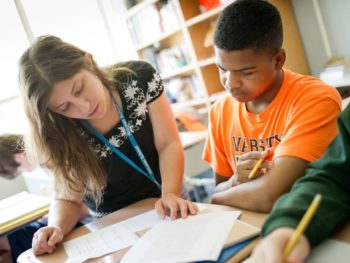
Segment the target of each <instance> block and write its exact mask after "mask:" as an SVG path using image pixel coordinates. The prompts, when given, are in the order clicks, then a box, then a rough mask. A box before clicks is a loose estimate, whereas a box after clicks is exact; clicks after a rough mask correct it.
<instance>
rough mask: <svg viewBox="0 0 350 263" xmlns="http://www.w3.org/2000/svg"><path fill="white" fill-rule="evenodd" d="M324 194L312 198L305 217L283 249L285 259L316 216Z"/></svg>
mask: <svg viewBox="0 0 350 263" xmlns="http://www.w3.org/2000/svg"><path fill="white" fill-rule="evenodd" d="M321 199H322V196H321V195H320V194H317V195H316V196H315V197H314V200H312V203H311V205H310V206H309V208H308V209H307V211H306V213H305V214H304V216H303V218H302V219H301V221H300V223H299V225H298V226H297V228H296V230H295V231H294V233H293V235H292V237H291V238H290V239H289V241H288V243H287V245H286V247H285V249H284V251H283V259H286V258H287V257H288V256H289V254H290V252H292V250H293V248H294V246H295V245H296V243H297V242H298V240H299V238H300V237H301V235H302V234H303V233H304V231H305V229H306V228H307V226H308V225H309V223H310V221H311V219H312V217H313V216H314V214H315V212H316V210H317V208H318V207H319V206H320V203H321Z"/></svg>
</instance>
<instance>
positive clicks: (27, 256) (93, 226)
mask: <svg viewBox="0 0 350 263" xmlns="http://www.w3.org/2000/svg"><path fill="white" fill-rule="evenodd" d="M156 200H157V199H156V198H152V199H146V200H143V201H140V202H138V203H135V204H133V205H130V206H128V207H126V208H123V209H120V210H118V211H117V212H114V213H112V214H109V215H107V216H105V217H103V218H101V219H98V220H96V221H94V222H92V223H89V224H87V225H85V226H83V227H80V228H77V229H75V230H73V231H72V232H71V233H69V234H68V235H67V236H66V238H65V239H64V241H67V240H70V239H73V238H76V237H78V236H81V235H83V234H87V233H89V232H92V231H95V230H98V229H100V228H103V227H106V226H109V225H111V224H113V223H116V222H120V221H122V220H125V219H128V218H129V217H132V216H135V215H138V214H141V213H144V212H146V211H148V210H151V209H153V208H154V203H155V201H156ZM207 209H209V210H210V211H233V210H238V209H233V208H231V207H228V206H221V205H211V204H208V205H207ZM265 217H266V215H265V214H259V213H253V212H245V211H243V212H242V215H241V217H240V219H241V220H242V221H245V222H247V223H250V224H252V225H255V226H257V227H261V226H262V224H263V222H264V219H265ZM126 251H127V248H126V249H123V250H120V251H117V252H114V253H111V254H109V255H107V256H104V257H100V258H97V259H91V260H89V261H87V262H89V263H92V262H108V263H110V262H113V263H114V262H117V261H118V260H120V259H121V257H122V256H123V255H124V254H125V253H126ZM17 262H20V263H33V262H35V263H41V262H47V263H61V262H68V258H67V254H66V252H65V250H64V248H63V245H62V244H61V245H59V246H58V248H57V249H56V251H55V252H54V253H53V254H51V255H43V256H39V257H36V256H34V255H33V254H32V251H31V249H30V250H27V251H26V252H24V253H23V254H21V255H20V256H19V258H18V260H17Z"/></svg>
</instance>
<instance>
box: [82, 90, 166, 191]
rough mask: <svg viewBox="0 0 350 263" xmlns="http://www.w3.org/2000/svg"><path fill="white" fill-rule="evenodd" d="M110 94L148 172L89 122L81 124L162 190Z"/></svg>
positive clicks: (129, 137)
mask: <svg viewBox="0 0 350 263" xmlns="http://www.w3.org/2000/svg"><path fill="white" fill-rule="evenodd" d="M108 90H109V93H110V95H111V97H112V99H113V102H114V105H115V106H116V108H117V111H118V114H119V116H120V120H121V122H122V124H123V126H124V129H125V132H126V135H127V136H128V139H129V141H130V143H131V145H132V146H133V148H134V150H135V152H136V153H137V156H138V157H139V159H140V161H141V163H142V165H143V167H144V168H145V169H146V171H147V172H145V171H144V170H142V169H141V168H140V167H139V166H137V165H136V164H135V163H134V162H133V161H132V160H130V158H129V157H127V156H126V155H125V154H123V153H122V152H121V151H120V150H118V149H117V148H116V147H115V146H114V145H113V144H111V143H110V142H109V141H108V140H107V139H106V138H105V137H104V136H103V135H102V134H101V133H100V132H99V131H98V130H96V129H95V128H94V127H93V126H92V125H91V124H90V123H89V122H88V121H87V120H82V121H81V122H82V123H83V125H84V126H85V127H86V128H88V129H90V130H92V131H93V132H94V133H95V135H96V136H97V137H98V138H99V139H100V140H101V141H103V142H104V143H105V144H106V145H107V146H108V147H109V148H111V149H112V150H113V151H114V152H115V153H116V154H117V155H118V156H119V157H120V158H121V159H122V160H123V161H125V162H126V163H127V164H129V165H130V166H132V167H133V168H135V169H136V170H137V171H139V172H140V173H142V174H143V175H145V176H146V177H147V178H148V179H149V180H151V181H152V182H154V183H155V184H156V185H157V187H158V188H159V190H161V185H160V184H159V183H158V182H157V180H156V178H155V176H154V173H153V171H152V169H151V167H150V166H149V164H148V162H147V160H146V158H145V156H144V155H143V152H142V151H141V149H140V147H139V145H138V144H137V142H136V139H135V137H134V135H133V134H132V133H131V130H130V128H129V125H128V123H127V121H126V119H125V117H124V114H123V111H122V110H121V108H120V106H119V105H118V103H117V101H116V99H115V98H114V96H113V94H112V91H111V89H110V88H109V89H108Z"/></svg>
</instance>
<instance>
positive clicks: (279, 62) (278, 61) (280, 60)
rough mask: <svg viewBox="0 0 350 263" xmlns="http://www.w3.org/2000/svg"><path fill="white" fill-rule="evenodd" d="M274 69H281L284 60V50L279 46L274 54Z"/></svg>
mask: <svg viewBox="0 0 350 263" xmlns="http://www.w3.org/2000/svg"><path fill="white" fill-rule="evenodd" d="M275 58H276V69H282V68H283V66H284V63H285V62H286V51H285V50H284V49H283V48H280V49H279V50H278V51H277V53H276V55H275Z"/></svg>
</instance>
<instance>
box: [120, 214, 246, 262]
mask: <svg viewBox="0 0 350 263" xmlns="http://www.w3.org/2000/svg"><path fill="white" fill-rule="evenodd" d="M239 214H240V212H239V211H224V212H215V213H207V214H203V215H197V216H191V217H188V218H187V219H178V220H174V221H168V222H164V223H163V224H158V225H156V226H155V227H153V228H152V229H151V230H149V231H148V232H147V233H146V234H145V235H144V236H142V238H141V239H139V240H138V241H137V243H136V244H135V245H134V246H133V247H132V248H131V249H130V250H129V251H128V252H127V253H126V254H125V256H124V257H123V258H122V261H121V262H122V263H128V262H142V263H173V262H193V261H201V260H212V261H215V260H217V258H218V256H219V254H220V251H221V250H222V248H223V246H224V242H225V240H226V238H227V236H228V234H229V233H230V230H231V229H232V226H233V224H234V222H235V220H236V219H237V218H238V216H239Z"/></svg>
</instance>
